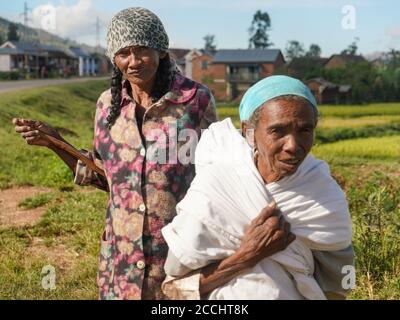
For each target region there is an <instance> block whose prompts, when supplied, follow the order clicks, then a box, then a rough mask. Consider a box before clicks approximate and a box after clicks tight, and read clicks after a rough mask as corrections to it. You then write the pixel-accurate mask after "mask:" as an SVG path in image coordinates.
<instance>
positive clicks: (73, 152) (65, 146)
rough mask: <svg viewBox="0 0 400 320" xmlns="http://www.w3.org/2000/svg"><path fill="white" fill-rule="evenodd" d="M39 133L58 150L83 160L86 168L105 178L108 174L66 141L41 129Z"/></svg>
mask: <svg viewBox="0 0 400 320" xmlns="http://www.w3.org/2000/svg"><path fill="white" fill-rule="evenodd" d="M37 130H38V131H40V133H42V134H44V135H45V138H46V139H48V140H49V141H50V142H51V143H52V144H54V145H55V146H56V147H57V148H59V149H61V150H64V151H65V152H67V153H69V154H70V155H71V156H73V157H74V158H77V159H79V160H81V161H82V162H83V163H84V164H86V166H87V167H88V168H90V169H92V170H93V171H95V172H97V173H98V174H99V175H101V176H103V177H104V178H105V177H106V174H105V172H104V170H103V169H101V168H100V167H98V166H97V165H96V163H94V161H93V160H92V159H90V158H88V157H86V156H85V155H83V154H82V153H81V152H80V151H79V150H77V149H76V148H74V147H73V146H71V145H70V144H68V143H65V142H64V141H61V140H58V139H57V138H54V137H53V136H51V135H49V134H48V133H46V132H44V131H42V130H40V129H39V128H37Z"/></svg>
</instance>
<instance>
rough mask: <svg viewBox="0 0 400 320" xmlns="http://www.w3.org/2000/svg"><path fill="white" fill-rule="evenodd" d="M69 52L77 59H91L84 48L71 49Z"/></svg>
mask: <svg viewBox="0 0 400 320" xmlns="http://www.w3.org/2000/svg"><path fill="white" fill-rule="evenodd" d="M69 50H71V51H72V52H73V53H74V54H75V55H76V56H77V57H82V58H89V57H90V55H89V54H88V53H87V52H86V51H85V50H83V49H82V48H78V47H71V48H69Z"/></svg>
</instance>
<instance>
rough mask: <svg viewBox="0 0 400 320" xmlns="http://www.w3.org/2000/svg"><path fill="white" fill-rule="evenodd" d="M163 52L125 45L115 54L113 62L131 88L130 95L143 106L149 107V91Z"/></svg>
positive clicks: (163, 54) (163, 55)
mask: <svg viewBox="0 0 400 320" xmlns="http://www.w3.org/2000/svg"><path fill="white" fill-rule="evenodd" d="M165 56H166V53H165V52H159V51H157V50H154V49H151V48H147V47H126V48H123V49H121V50H119V51H118V52H117V54H116V55H115V64H116V66H117V67H118V69H119V70H121V72H122V74H123V76H124V78H125V79H127V80H128V81H129V83H130V85H131V88H132V97H133V98H134V99H135V100H136V101H137V102H138V103H139V105H141V106H143V107H144V108H147V107H149V106H150V105H151V104H152V102H151V98H150V95H151V91H152V88H153V85H154V81H155V79H156V73H157V69H158V66H159V64H160V59H163V58H165Z"/></svg>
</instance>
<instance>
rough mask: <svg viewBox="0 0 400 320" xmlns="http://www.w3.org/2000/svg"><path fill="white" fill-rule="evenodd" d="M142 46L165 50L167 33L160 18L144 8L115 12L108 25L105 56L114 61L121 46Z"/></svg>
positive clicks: (167, 41)
mask: <svg viewBox="0 0 400 320" xmlns="http://www.w3.org/2000/svg"><path fill="white" fill-rule="evenodd" d="M129 46H143V47H148V48H152V49H156V50H159V51H167V50H168V46H169V40H168V35H167V33H166V32H165V29H164V26H163V24H162V22H161V20H160V19H159V18H158V17H157V16H156V15H155V14H154V13H153V12H151V11H150V10H147V9H145V8H139V7H135V8H128V9H124V10H122V11H120V12H119V13H117V14H116V15H115V16H114V17H113V18H112V19H111V22H110V24H109V26H108V31H107V56H108V57H109V58H110V60H111V62H112V63H114V58H115V54H116V53H117V52H118V51H119V50H121V49H122V48H125V47H129Z"/></svg>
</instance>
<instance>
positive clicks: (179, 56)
mask: <svg viewBox="0 0 400 320" xmlns="http://www.w3.org/2000/svg"><path fill="white" fill-rule="evenodd" d="M168 51H169V55H170V57H171V58H172V59H173V60H175V62H176V64H177V66H178V68H179V70H180V71H181V72H182V74H185V73H186V59H185V57H186V55H187V54H188V53H189V52H190V50H189V49H174V48H171V49H169V50H168Z"/></svg>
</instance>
